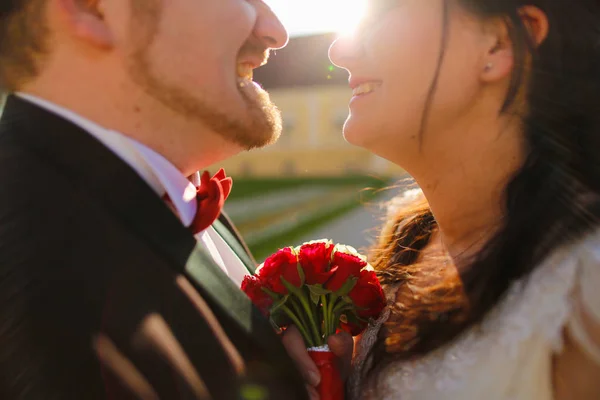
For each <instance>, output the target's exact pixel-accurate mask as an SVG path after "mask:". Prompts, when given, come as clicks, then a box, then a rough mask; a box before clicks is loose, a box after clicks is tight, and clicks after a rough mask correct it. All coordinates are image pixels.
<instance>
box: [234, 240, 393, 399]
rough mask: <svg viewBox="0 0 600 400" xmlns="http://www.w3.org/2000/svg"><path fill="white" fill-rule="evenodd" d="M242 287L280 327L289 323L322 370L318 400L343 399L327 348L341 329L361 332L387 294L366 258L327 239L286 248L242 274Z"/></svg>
mask: <svg viewBox="0 0 600 400" xmlns="http://www.w3.org/2000/svg"><path fill="white" fill-rule="evenodd" d="M242 290H243V291H244V292H245V293H246V294H247V295H248V297H250V299H251V300H252V302H253V303H254V304H255V305H256V307H258V309H260V311H261V312H262V313H263V314H265V316H267V317H268V318H269V319H270V320H271V323H272V324H273V325H274V326H275V327H276V328H278V329H285V328H286V327H287V326H289V325H291V324H293V325H295V326H296V327H297V328H298V330H299V331H300V332H301V333H302V337H303V338H304V342H305V343H306V346H307V347H308V351H309V354H310V355H311V357H312V358H313V360H314V361H315V363H316V364H317V366H318V367H319V370H320V372H321V384H320V385H319V388H318V390H319V394H320V396H321V400H328V399H329V400H334V399H335V400H341V399H343V397H344V390H343V383H342V380H341V378H340V375H339V372H338V370H337V368H336V366H335V363H334V361H335V360H334V356H333V354H332V353H331V352H330V351H329V348H328V347H327V345H326V343H327V338H328V337H329V336H330V335H333V334H335V333H336V332H338V331H340V330H345V331H348V332H350V333H351V334H352V335H353V336H356V335H358V334H360V333H361V332H362V331H363V330H364V329H365V327H366V326H367V324H368V322H369V319H371V318H373V319H376V318H377V317H378V316H379V314H380V313H381V311H382V310H383V308H384V306H385V296H384V294H383V290H382V288H381V285H380V284H379V281H378V280H377V276H376V275H375V272H374V271H373V268H372V267H371V266H370V265H369V264H368V263H367V261H366V258H365V257H364V256H362V255H360V254H359V253H358V252H357V251H356V250H354V249H353V248H352V247H350V246H345V245H340V244H337V245H334V244H333V243H332V242H331V241H329V240H319V241H314V242H309V243H305V244H303V245H302V246H299V247H296V248H293V247H286V248H285V249H282V250H279V251H278V252H277V253H275V254H273V255H272V256H270V257H269V258H267V259H266V261H265V262H264V263H263V264H261V265H260V266H259V267H258V269H257V271H256V275H255V276H246V277H245V278H244V281H243V282H242Z"/></svg>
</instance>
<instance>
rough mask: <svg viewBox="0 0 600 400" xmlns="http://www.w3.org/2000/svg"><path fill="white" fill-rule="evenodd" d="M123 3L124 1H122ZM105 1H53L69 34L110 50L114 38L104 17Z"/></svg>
mask: <svg viewBox="0 0 600 400" xmlns="http://www.w3.org/2000/svg"><path fill="white" fill-rule="evenodd" d="M123 1H124V0H123ZM105 2H106V0H55V1H54V3H55V4H56V6H57V7H58V11H59V15H60V18H61V20H62V21H63V23H65V24H66V25H67V27H68V28H69V31H70V34H71V35H73V36H75V37H77V38H78V39H80V40H83V41H86V42H87V43H89V44H92V45H93V46H97V47H101V48H111V47H112V46H113V45H114V38H113V34H112V32H111V29H110V27H109V25H108V24H107V23H106V15H105V10H104V8H105Z"/></svg>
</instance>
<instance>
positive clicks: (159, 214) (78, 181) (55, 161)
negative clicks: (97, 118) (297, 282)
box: [0, 96, 287, 358]
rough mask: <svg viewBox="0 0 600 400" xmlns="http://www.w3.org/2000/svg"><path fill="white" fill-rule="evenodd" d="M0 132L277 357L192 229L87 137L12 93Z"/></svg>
mask: <svg viewBox="0 0 600 400" xmlns="http://www.w3.org/2000/svg"><path fill="white" fill-rule="evenodd" d="M0 134H1V135H3V139H4V140H9V141H13V142H16V143H18V144H19V145H21V146H23V147H26V148H28V149H29V151H32V152H34V153H35V154H36V155H37V156H38V157H39V158H40V159H44V160H46V161H47V162H48V163H49V164H50V165H52V167H54V168H57V169H59V170H60V171H61V172H62V173H63V174H64V176H65V177H66V178H67V179H69V181H70V182H71V184H72V185H73V187H74V188H75V190H78V191H80V193H81V195H82V196H87V197H88V198H89V199H90V201H96V202H100V203H102V204H103V205H104V207H106V208H107V209H108V210H110V211H111V213H112V214H113V215H115V216H116V217H117V218H118V219H119V220H120V221H122V222H123V225H124V229H127V230H130V231H132V232H133V233H134V234H135V235H136V236H138V237H140V238H142V239H143V240H145V241H146V242H147V243H148V244H149V246H150V247H151V248H152V250H153V251H154V252H155V253H156V254H157V255H158V256H160V257H163V258H164V259H165V261H166V262H167V264H168V265H169V266H170V267H171V268H172V269H173V270H174V271H175V272H176V273H180V274H185V275H186V276H188V278H189V279H190V280H191V281H192V283H193V284H194V285H195V286H196V288H197V289H198V290H199V291H200V292H201V293H202V294H203V295H206V296H208V297H209V298H210V301H211V302H212V304H214V305H215V306H216V310H213V311H214V312H215V314H216V315H217V316H218V317H222V316H224V315H225V316H227V317H229V318H231V319H232V320H234V321H235V323H237V324H238V326H239V327H240V328H241V329H242V330H243V331H245V332H246V333H247V334H248V335H249V336H250V337H251V338H252V339H253V340H254V341H255V342H256V343H257V344H258V345H259V346H260V347H262V348H263V349H264V350H265V351H275V352H279V353H281V352H282V350H281V349H280V347H281V346H273V341H274V340H277V338H276V337H275V335H274V333H273V331H272V329H271V327H270V324H269V323H268V321H267V320H266V319H265V318H264V317H262V315H260V312H259V311H258V310H256V308H254V307H253V306H252V304H251V302H250V300H249V299H248V297H247V296H246V295H245V294H244V293H243V292H242V291H241V290H239V288H237V287H236V286H235V285H234V284H233V282H231V280H230V279H229V278H228V277H227V276H226V275H225V274H224V273H223V271H222V270H221V269H220V268H219V267H218V266H217V265H216V264H215V263H214V261H213V260H212V258H211V257H210V256H208V255H206V254H205V253H204V251H203V250H202V249H200V248H199V247H198V246H197V242H196V240H195V238H194V237H193V235H192V234H191V232H190V231H189V230H188V229H187V228H185V227H184V226H183V225H182V224H181V222H180V221H179V220H178V219H177V217H176V216H175V215H174V214H173V213H172V212H171V211H170V210H169V209H168V208H167V207H166V206H165V204H164V202H163V201H162V200H161V199H160V198H159V197H158V196H157V195H156V193H155V192H154V191H153V190H152V189H151V188H150V187H149V186H148V185H147V184H146V182H144V181H143V180H142V179H141V178H140V177H139V176H138V175H137V174H136V173H135V171H133V169H131V168H130V167H129V166H128V165H127V164H126V163H124V162H123V161H122V160H121V159H119V158H118V157H117V156H116V155H115V154H113V153H112V152H111V151H110V150H108V149H107V148H106V147H104V146H103V145H102V144H101V143H100V142H98V141H97V140H96V139H95V138H94V137H93V136H91V135H90V134H88V133H87V132H85V131H84V130H82V129H81V128H79V127H77V126H76V125H74V124H72V123H70V122H68V121H66V120H64V119H63V118H61V117H59V116H56V115H54V114H52V113H49V112H47V111H45V110H43V109H41V108H39V107H36V106H34V105H32V104H30V103H28V102H26V101H23V100H20V99H17V98H15V97H14V96H9V98H8V99H7V103H6V106H5V110H4V114H3V116H2V120H1V123H0ZM229 242H230V243H234V242H235V241H234V240H230V241H229ZM278 349H279V350H278ZM276 356H277V358H287V356H286V355H285V354H276Z"/></svg>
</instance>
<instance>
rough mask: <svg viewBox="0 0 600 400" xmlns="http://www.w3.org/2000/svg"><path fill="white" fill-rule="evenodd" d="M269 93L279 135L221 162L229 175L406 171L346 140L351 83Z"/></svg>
mask: <svg viewBox="0 0 600 400" xmlns="http://www.w3.org/2000/svg"><path fill="white" fill-rule="evenodd" d="M270 93H271V99H272V100H273V102H274V103H275V104H277V106H278V107H279V109H280V110H281V112H282V115H283V120H284V124H283V125H284V129H283V133H282V135H281V138H280V139H279V141H278V142H277V143H276V144H274V145H272V146H269V147H267V148H265V149H261V150H254V151H251V152H245V153H242V154H240V155H238V156H236V157H233V158H232V159H229V160H227V161H225V162H222V163H219V167H225V168H226V169H227V172H228V173H229V174H230V175H234V176H235V175H238V176H257V177H263V176H338V175H347V174H356V173H360V174H375V175H397V174H399V173H401V172H402V171H401V170H400V169H399V168H398V167H395V166H393V165H392V164H391V163H389V162H387V161H384V160H382V159H380V158H378V157H375V156H374V155H372V154H370V153H369V152H367V151H366V150H363V149H360V148H358V147H355V146H352V145H350V144H348V143H347V142H346V141H345V140H344V138H343V136H342V126H343V123H344V121H345V119H346V117H347V115H348V101H349V100H350V90H349V89H348V88H347V87H345V86H342V87H340V86H324V87H302V88H290V89H275V90H271V91H270ZM216 168H217V166H213V167H212V168H211V169H216Z"/></svg>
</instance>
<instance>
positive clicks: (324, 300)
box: [321, 294, 331, 341]
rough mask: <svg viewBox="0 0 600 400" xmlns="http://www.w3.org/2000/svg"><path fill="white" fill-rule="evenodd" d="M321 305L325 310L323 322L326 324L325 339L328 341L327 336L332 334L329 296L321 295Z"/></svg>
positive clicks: (324, 329)
mask: <svg viewBox="0 0 600 400" xmlns="http://www.w3.org/2000/svg"><path fill="white" fill-rule="evenodd" d="M321 306H322V310H323V322H324V326H323V339H324V340H325V341H327V338H328V337H329V335H330V334H331V333H330V332H329V319H330V318H329V307H328V304H327V296H326V295H324V294H322V295H321Z"/></svg>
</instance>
